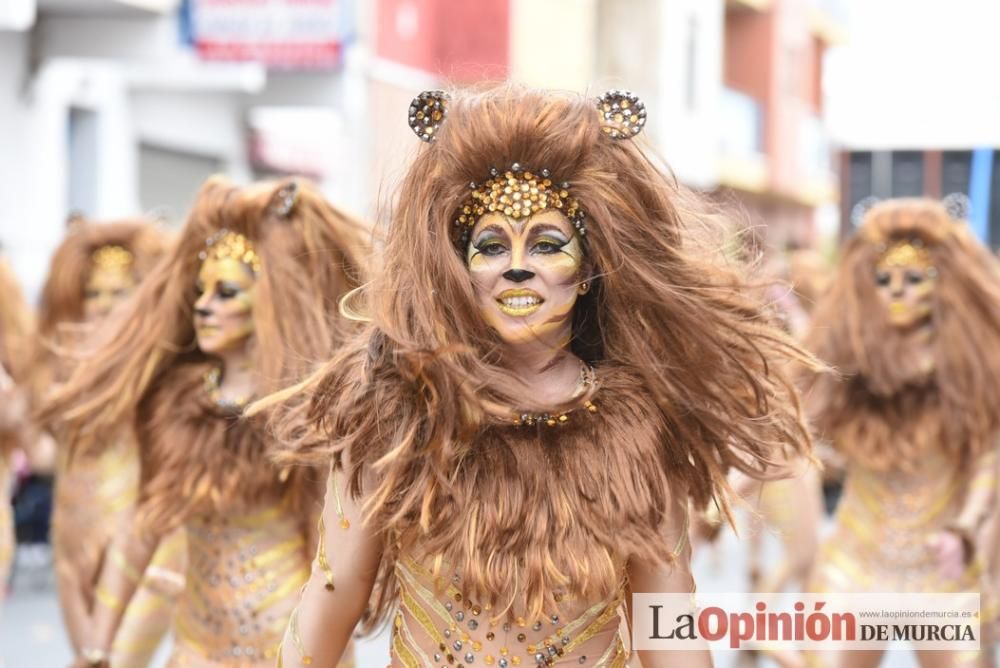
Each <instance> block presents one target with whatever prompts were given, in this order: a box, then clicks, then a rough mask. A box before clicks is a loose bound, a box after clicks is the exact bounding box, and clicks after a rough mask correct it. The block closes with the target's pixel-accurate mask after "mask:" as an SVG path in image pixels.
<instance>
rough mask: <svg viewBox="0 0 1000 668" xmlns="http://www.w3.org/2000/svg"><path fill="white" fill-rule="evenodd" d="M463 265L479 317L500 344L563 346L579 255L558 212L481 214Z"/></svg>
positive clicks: (574, 235) (568, 331)
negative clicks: (496, 334)
mask: <svg viewBox="0 0 1000 668" xmlns="http://www.w3.org/2000/svg"><path fill="white" fill-rule="evenodd" d="M466 262H467V265H468V267H469V273H470V274H471V277H472V282H473V286H474V288H475V290H476V294H477V296H478V297H479V305H480V308H481V309H482V313H483V316H484V317H485V318H486V321H487V322H488V323H489V325H490V326H491V327H493V328H494V329H495V330H496V331H497V332H498V333H499V334H500V337H501V338H502V339H503V340H504V341H505V342H507V343H511V344H523V343H528V342H543V343H545V344H547V345H550V346H553V347H563V346H565V345H566V344H567V343H568V341H569V338H570V335H571V333H572V332H571V324H572V313H573V307H574V306H575V304H576V300H577V297H578V296H579V295H580V293H581V287H580V286H581V281H582V280H583V279H582V276H581V272H582V268H583V264H584V253H583V245H582V243H581V241H580V236H579V235H578V234H577V233H576V231H575V229H574V226H573V225H572V224H571V223H570V221H569V220H568V219H567V218H566V216H565V215H563V213H562V212H560V211H558V210H554V209H547V210H544V211H540V212H538V213H534V214H533V215H530V216H527V217H521V218H519V219H514V218H512V217H509V216H506V215H504V214H501V213H493V212H491V213H487V214H485V215H483V216H482V217H480V218H479V220H478V221H476V224H475V225H474V226H473V228H472V231H471V235H470V238H469V245H468V248H467V250H466Z"/></svg>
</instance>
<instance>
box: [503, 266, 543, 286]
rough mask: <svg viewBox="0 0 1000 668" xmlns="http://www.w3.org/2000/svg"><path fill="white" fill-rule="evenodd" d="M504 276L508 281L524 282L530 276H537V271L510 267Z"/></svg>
mask: <svg viewBox="0 0 1000 668" xmlns="http://www.w3.org/2000/svg"><path fill="white" fill-rule="evenodd" d="M503 277H504V278H506V279H507V280H508V281H514V282H515V283H524V282H525V281H527V280H528V279H530V278H534V277H535V272H533V271H528V270H527V269H508V270H507V271H505V272H503Z"/></svg>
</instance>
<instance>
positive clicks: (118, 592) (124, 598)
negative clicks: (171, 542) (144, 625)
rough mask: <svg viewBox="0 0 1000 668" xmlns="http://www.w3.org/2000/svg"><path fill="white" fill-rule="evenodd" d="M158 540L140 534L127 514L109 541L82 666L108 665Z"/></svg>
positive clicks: (83, 650) (98, 582)
mask: <svg viewBox="0 0 1000 668" xmlns="http://www.w3.org/2000/svg"><path fill="white" fill-rule="evenodd" d="M158 544H159V537H158V536H157V537H156V538H151V537H150V536H148V535H144V534H142V533H140V531H139V527H138V525H137V523H136V521H135V519H134V514H130V515H128V516H127V517H126V519H125V520H124V521H123V522H122V525H121V527H120V528H119V530H118V531H117V532H116V534H115V536H114V537H113V538H112V541H111V546H110V547H109V548H108V554H107V558H106V559H105V560H104V565H103V567H102V569H101V575H100V577H99V578H98V580H97V588H96V590H95V592H94V611H93V614H92V618H91V625H90V634H89V641H88V642H87V644H86V645H85V646H84V648H83V649H82V651H81V653H80V654H81V658H82V659H83V661H82V662H81V663H82V665H85V666H102V667H103V666H107V665H108V657H109V656H110V654H111V646H112V643H113V642H114V639H115V634H117V633H118V627H119V626H120V625H121V621H122V617H123V616H124V614H125V609H126V608H127V607H128V604H129V602H130V601H131V600H132V597H133V596H134V595H135V592H136V590H137V589H138V588H139V583H140V581H141V580H142V574H143V573H144V572H145V571H146V568H147V567H148V566H149V562H150V561H152V559H153V553H154V552H156V547H157V545H158Z"/></svg>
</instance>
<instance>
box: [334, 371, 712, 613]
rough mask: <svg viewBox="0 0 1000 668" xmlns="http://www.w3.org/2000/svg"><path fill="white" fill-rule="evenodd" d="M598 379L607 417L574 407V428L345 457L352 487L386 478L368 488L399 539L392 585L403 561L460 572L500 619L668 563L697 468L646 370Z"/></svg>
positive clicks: (392, 547)
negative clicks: (631, 569)
mask: <svg viewBox="0 0 1000 668" xmlns="http://www.w3.org/2000/svg"><path fill="white" fill-rule="evenodd" d="M598 378H599V381H598V382H599V388H598V391H597V393H596V395H595V397H594V403H595V404H596V405H597V406H598V412H597V413H596V414H591V413H589V412H588V411H587V410H577V411H574V412H572V413H571V414H570V418H569V421H568V422H567V423H566V424H564V425H560V426H556V427H549V426H545V425H540V426H532V427H528V426H514V425H506V424H498V423H492V424H488V425H487V426H484V427H483V428H482V429H481V430H480V432H479V433H478V434H477V435H476V436H475V437H473V438H471V439H470V441H469V442H468V443H465V444H455V446H454V448H453V449H449V450H450V451H447V452H446V451H442V450H441V449H440V447H439V445H435V444H434V438H433V437H432V438H429V439H420V440H421V441H423V442H424V443H426V444H427V445H426V447H414V448H413V449H412V450H410V451H405V452H400V451H396V452H387V451H386V447H385V445H382V444H379V443H378V442H369V443H368V446H369V447H356V448H355V449H354V450H352V451H351V452H349V453H347V454H348V457H349V459H350V461H351V465H352V468H353V470H354V473H355V480H358V477H357V476H359V475H361V472H362V471H365V476H364V477H365V478H366V479H371V478H369V477H368V476H369V474H374V476H373V477H374V479H375V480H376V481H377V484H376V485H375V489H370V490H366V491H367V492H368V494H369V495H370V496H375V497H380V498H378V502H377V503H373V504H370V513H371V515H370V521H371V522H372V529H373V530H375V531H377V532H381V533H384V534H385V535H387V536H389V537H391V540H389V541H387V546H386V553H385V555H384V561H383V568H384V569H385V571H384V576H385V580H387V582H385V584H386V585H387V589H389V590H390V591H391V590H393V589H394V587H395V583H394V582H392V570H393V569H392V565H393V564H394V563H395V560H396V559H398V558H399V557H400V556H401V555H403V554H406V555H409V556H414V557H416V558H418V559H420V560H423V561H425V562H426V563H437V564H441V565H444V566H443V567H444V568H447V569H454V571H455V572H460V573H461V574H462V583H463V584H462V586H463V588H464V589H465V590H466V591H465V594H466V595H467V596H471V597H472V598H474V599H476V600H480V601H489V602H490V604H491V605H493V606H494V608H495V609H497V610H504V609H517V610H522V611H524V612H527V613H528V614H535V615H537V614H539V613H540V612H541V611H542V610H543V609H544V610H553V609H557V608H558V606H557V605H556V602H557V601H558V596H559V595H560V594H569V595H572V596H579V597H582V598H584V599H585V600H597V599H599V598H602V597H605V596H608V595H610V594H611V593H612V592H613V591H614V590H615V588H616V587H618V586H620V582H621V577H622V567H623V565H624V564H625V563H626V562H627V561H628V560H629V559H632V558H640V559H643V560H650V561H652V562H654V563H656V562H660V563H669V562H670V561H672V559H673V555H672V550H673V549H674V548H675V545H672V544H668V543H669V541H668V540H666V539H665V536H666V535H667V534H668V533H673V532H678V528H677V527H667V526H665V524H666V518H668V517H669V516H670V510H671V504H672V503H674V502H675V501H672V499H673V500H678V499H679V500H680V502H681V503H686V500H687V495H686V493H680V491H681V490H683V489H686V486H687V484H688V479H690V480H691V481H694V480H695V478H696V475H695V472H694V471H693V465H692V464H691V463H690V461H689V460H688V458H687V456H686V454H685V453H686V450H685V449H684V448H673V447H671V445H670V440H671V439H670V434H669V433H668V430H667V428H666V426H665V424H664V421H663V420H662V419H661V418H660V417H659V416H660V415H661V414H660V411H659V410H658V408H657V407H656V406H655V405H654V404H653V403H652V402H651V401H650V400H649V399H648V394H647V393H646V392H645V391H644V390H643V387H642V385H641V382H640V381H639V380H638V375H637V374H633V373H630V372H629V371H627V370H625V369H612V368H608V369H600V370H599V371H598ZM389 421H390V422H392V420H391V419H390V420H389ZM402 424H405V422H403V423H399V424H397V425H393V424H385V423H383V426H382V428H383V429H384V430H385V431H386V433H391V431H392V430H393V429H394V428H397V427H400V428H401V427H402ZM390 489H391V490H393V492H392V493H391V494H390V495H389V496H388V497H383V495H384V493H385V492H386V491H388V490H390ZM675 516H676V515H675ZM671 530H673V531H671ZM446 575H447V573H446ZM515 583H516V584H515Z"/></svg>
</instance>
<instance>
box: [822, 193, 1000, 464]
mask: <svg viewBox="0 0 1000 668" xmlns="http://www.w3.org/2000/svg"><path fill="white" fill-rule="evenodd" d="M905 239H919V240H920V241H922V242H923V245H924V247H925V248H926V249H927V250H928V251H929V253H930V256H931V261H932V263H933V266H934V268H935V269H936V271H937V279H936V284H935V287H934V292H933V306H932V314H931V320H932V323H933V328H934V336H933V340H932V342H931V344H930V345H931V346H932V347H933V355H932V356H933V371H932V372H931V373H930V375H929V376H928V375H927V374H926V373H917V372H916V371H915V370H914V368H913V367H914V364H913V359H912V358H914V357H915V353H914V351H913V348H912V346H911V345H910V342H909V340H908V338H907V335H906V334H905V333H900V332H899V331H898V329H897V328H895V327H893V326H892V325H891V324H890V323H889V321H888V317H887V316H888V310H887V309H886V307H885V305H884V304H883V303H881V302H880V301H879V297H878V294H877V287H876V284H875V267H876V264H877V262H878V260H879V258H880V257H881V255H882V254H883V253H884V252H885V249H886V248H887V247H889V246H891V245H892V244H893V243H894V242H896V241H899V240H905ZM806 345H807V347H808V348H809V349H810V350H811V351H812V352H814V353H815V354H816V355H817V356H818V357H819V358H820V359H822V360H823V361H824V362H827V363H829V364H831V365H833V366H834V367H835V368H836V369H837V370H838V371H839V372H840V373H841V374H843V377H842V378H837V377H835V376H831V375H825V376H823V375H820V376H811V377H809V378H808V379H807V388H808V392H807V396H808V399H809V400H808V405H809V409H810V413H812V414H813V415H814V423H815V425H816V427H817V428H818V430H819V432H820V433H821V434H822V435H823V436H824V437H826V438H829V439H831V440H832V441H833V442H834V444H835V445H836V447H837V448H838V449H840V450H841V451H842V452H844V453H845V454H846V455H847V456H848V457H849V458H850V459H852V460H853V461H856V462H858V463H861V464H862V465H865V466H868V467H871V468H874V469H877V470H888V469H899V468H902V469H906V467H907V465H908V463H912V462H915V461H917V459H918V458H919V457H920V455H921V453H926V452H930V451H933V450H935V449H940V450H942V451H943V452H944V453H946V454H947V455H949V456H950V460H951V461H954V462H956V463H959V464H962V463H968V462H969V461H970V460H971V458H973V457H975V456H976V455H977V454H979V453H983V452H986V451H987V450H989V449H990V448H992V447H993V446H994V444H995V442H996V441H995V439H996V436H997V433H998V429H1000V410H998V409H1000V406H998V403H997V397H1000V273H998V266H997V261H996V259H995V258H994V257H993V256H992V255H990V253H989V252H988V251H987V250H986V248H984V247H983V246H982V244H980V243H979V242H977V241H976V240H975V239H974V238H973V236H972V235H971V233H970V232H969V230H968V228H967V226H966V225H965V224H964V223H962V222H959V221H956V220H954V219H952V218H951V216H949V214H948V212H947V210H946V209H945V208H944V206H943V205H942V204H940V203H939V202H936V201H933V200H929V199H899V200H889V201H886V202H883V203H881V204H878V205H876V206H875V207H873V208H872V209H871V210H869V211H868V213H867V214H866V216H865V218H864V220H863V221H862V225H861V228H860V229H859V230H858V232H857V233H856V234H855V235H854V236H853V237H852V238H851V239H850V240H849V241H848V242H847V244H846V245H845V247H844V249H843V254H842V257H841V260H840V265H839V268H838V271H837V275H836V278H835V280H834V282H833V284H832V286H831V288H830V289H829V291H828V292H827V293H826V295H825V296H824V298H823V299H822V300H821V301H820V303H819V304H818V305H817V308H816V311H815V317H814V319H813V322H812V326H811V331H810V333H809V335H808V337H807V340H806Z"/></svg>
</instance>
